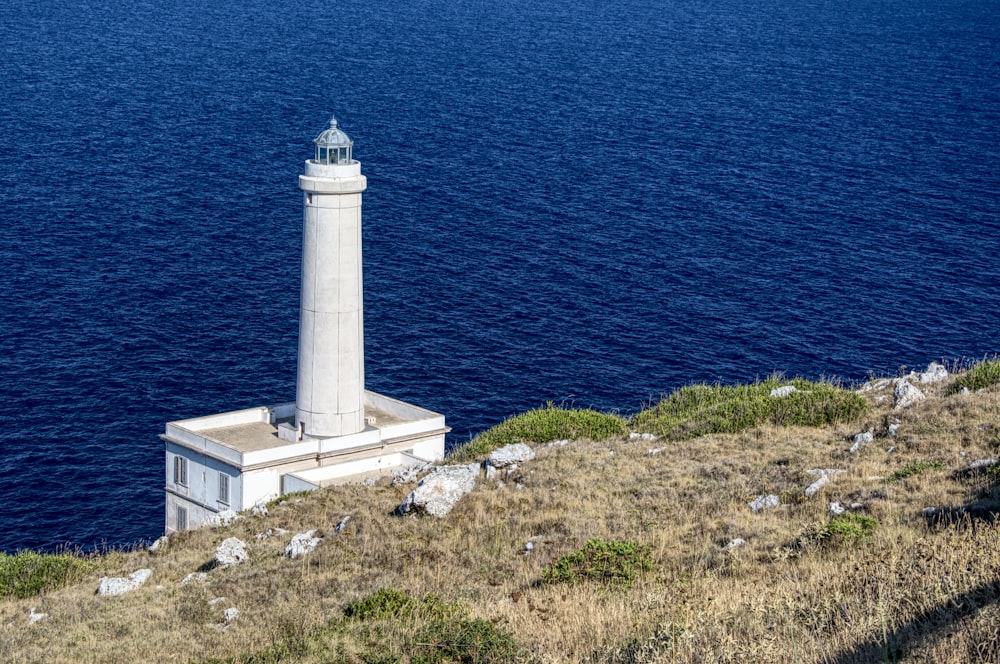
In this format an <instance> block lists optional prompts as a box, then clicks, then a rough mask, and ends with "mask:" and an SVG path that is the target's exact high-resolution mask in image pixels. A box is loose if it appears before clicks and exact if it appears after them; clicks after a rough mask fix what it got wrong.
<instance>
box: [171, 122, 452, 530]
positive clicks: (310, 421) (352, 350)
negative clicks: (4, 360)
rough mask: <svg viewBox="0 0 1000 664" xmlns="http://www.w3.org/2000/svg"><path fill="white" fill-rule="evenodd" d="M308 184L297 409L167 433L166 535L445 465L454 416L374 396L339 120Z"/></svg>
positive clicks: (350, 164) (355, 208)
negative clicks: (267, 504)
mask: <svg viewBox="0 0 1000 664" xmlns="http://www.w3.org/2000/svg"><path fill="white" fill-rule="evenodd" d="M313 143H314V145H315V153H314V155H313V158H312V159H309V160H307V161H306V164H305V173H303V174H302V175H300V176H299V188H300V189H301V190H302V192H303V196H304V208H305V213H304V215H303V224H302V229H303V237H302V284H301V300H300V308H299V356H298V372H297V376H296V391H295V402H293V403H283V404H276V405H271V406H261V407H259V408H250V409H247V410H239V411H232V412H228V413H220V414H218V415H209V416H207V417H197V418H192V419H187V420H178V421H176V422H168V423H167V425H166V431H165V432H164V433H163V434H162V435H161V436H160V437H161V438H162V439H163V440H164V442H165V443H166V484H165V491H166V531H167V532H175V531H181V530H187V529H189V528H195V527H198V526H201V525H205V524H209V523H215V522H218V521H219V520H220V518H224V517H225V516H226V515H228V514H229V513H231V512H238V511H240V510H244V509H248V508H250V507H252V506H254V505H255V504H258V503H260V502H263V501H267V500H270V499H272V498H275V497H277V496H280V495H282V494H285V493H290V492H294V491H304V490H314V489H318V488H322V487H324V486H328V485H331V484H340V483H347V482H356V481H361V480H364V479H368V478H371V477H375V476H378V475H381V474H384V473H386V472H388V471H391V470H393V469H395V468H398V467H401V466H410V465H418V464H422V463H425V462H427V461H433V460H438V459H440V458H442V457H443V456H444V436H445V434H446V433H447V432H448V431H449V429H448V427H447V426H445V420H444V416H443V415H440V414H438V413H434V412H431V411H429V410H426V409H423V408H420V407H418V406H414V405H412V404H408V403H405V402H402V401H399V400H397V399H392V398H390V397H387V396H384V395H381V394H376V393H375V392H370V391H368V390H366V389H365V369H364V289H363V270H362V261H361V194H362V192H363V191H364V190H365V188H366V186H367V181H366V179H365V176H364V175H362V174H361V164H360V163H358V162H357V161H355V160H354V159H353V155H352V151H353V147H354V142H353V141H352V140H351V139H350V138H349V137H348V136H347V134H345V133H344V132H343V131H342V130H341V129H340V128H339V127H338V126H337V121H336V120H335V119H333V120H331V121H330V126H329V128H327V129H326V130H325V131H323V132H322V133H321V134H320V135H319V136H318V137H317V138H316V139H315V140H314V141H313Z"/></svg>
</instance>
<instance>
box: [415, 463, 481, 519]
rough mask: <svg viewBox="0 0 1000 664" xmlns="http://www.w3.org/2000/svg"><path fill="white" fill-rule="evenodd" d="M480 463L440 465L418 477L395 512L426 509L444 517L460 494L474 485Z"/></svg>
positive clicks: (431, 513)
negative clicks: (417, 482) (415, 485)
mask: <svg viewBox="0 0 1000 664" xmlns="http://www.w3.org/2000/svg"><path fill="white" fill-rule="evenodd" d="M478 479H479V464H476V463H470V464H468V465H460V466H441V467H439V468H437V469H435V470H434V472H432V473H431V474H430V475H428V476H427V477H425V478H424V479H422V480H420V484H418V485H417V488H416V489H414V490H413V491H412V492H411V493H410V495H409V496H407V497H406V500H404V501H403V502H402V503H400V504H399V506H398V507H397V508H396V512H397V513H398V514H409V513H411V512H426V513H427V514H430V515H431V516H436V517H439V518H440V517H443V516H446V515H447V514H448V513H449V512H451V510H452V508H453V507H454V506H455V504H456V503H457V502H458V501H459V500H461V498H462V496H464V495H465V494H467V493H469V492H470V491H472V490H473V489H475V488H476V480H478Z"/></svg>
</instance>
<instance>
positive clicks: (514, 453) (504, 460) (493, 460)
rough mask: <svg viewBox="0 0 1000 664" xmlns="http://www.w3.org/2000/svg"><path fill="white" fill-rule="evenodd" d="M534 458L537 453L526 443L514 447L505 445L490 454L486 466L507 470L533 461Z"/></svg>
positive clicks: (516, 444)
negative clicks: (509, 467)
mask: <svg viewBox="0 0 1000 664" xmlns="http://www.w3.org/2000/svg"><path fill="white" fill-rule="evenodd" d="M534 458H535V451H534V450H533V449H531V447H529V446H528V445H525V444H524V443H514V444H513V445H505V446H503V447H500V448H497V449H495V450H493V451H492V452H490V455H489V457H487V458H486V464H487V465H488V466H493V467H494V468H506V467H508V466H516V465H518V464H520V463H524V462H525V461H531V460H532V459H534Z"/></svg>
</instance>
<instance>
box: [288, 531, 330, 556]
mask: <svg viewBox="0 0 1000 664" xmlns="http://www.w3.org/2000/svg"><path fill="white" fill-rule="evenodd" d="M315 534H316V531H315V530H309V531H306V532H304V533H299V534H298V535H296V536H295V537H293V538H292V541H291V542H289V543H288V546H286V547H285V555H286V556H288V557H289V558H291V559H292V560H294V559H296V558H301V557H302V556H304V555H307V554H310V553H312V552H313V551H314V550H315V549H316V547H317V546H319V543H320V541H321V540H322V538H320V537H313V535H315Z"/></svg>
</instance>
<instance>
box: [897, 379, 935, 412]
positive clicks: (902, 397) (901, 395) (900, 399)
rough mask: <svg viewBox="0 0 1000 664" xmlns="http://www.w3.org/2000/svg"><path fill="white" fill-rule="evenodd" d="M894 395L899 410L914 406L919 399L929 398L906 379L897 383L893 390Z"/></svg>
mask: <svg viewBox="0 0 1000 664" xmlns="http://www.w3.org/2000/svg"><path fill="white" fill-rule="evenodd" d="M892 397H893V399H894V400H895V407H896V409H897V410H900V409H903V408H906V407H907V406H912V405H913V404H915V403H917V402H918V401H923V400H924V399H926V398H927V397H926V396H924V393H923V392H921V391H920V390H919V389H917V387H916V386H914V385H912V384H910V383H909V382H908V381H905V380H901V381H899V382H898V383H896V389H894V390H893V392H892Z"/></svg>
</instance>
